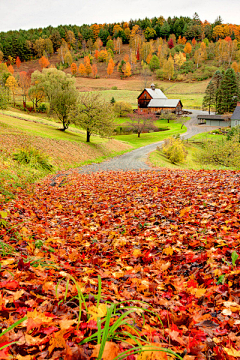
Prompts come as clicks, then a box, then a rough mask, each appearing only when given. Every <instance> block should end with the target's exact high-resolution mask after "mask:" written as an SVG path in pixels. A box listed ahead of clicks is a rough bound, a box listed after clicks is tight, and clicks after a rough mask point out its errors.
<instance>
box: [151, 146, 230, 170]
mask: <svg viewBox="0 0 240 360" xmlns="http://www.w3.org/2000/svg"><path fill="white" fill-rule="evenodd" d="M186 149H187V152H188V154H187V158H186V160H185V161H184V162H183V163H181V164H172V163H171V162H170V161H169V160H168V159H167V158H166V157H165V156H164V155H163V154H161V152H160V151H158V150H156V151H153V152H152V153H151V154H150V155H149V158H148V159H149V161H150V163H151V164H152V165H153V166H155V167H160V168H169V169H173V170H174V169H189V170H190V169H192V170H201V169H204V170H234V168H230V167H225V166H217V165H205V164H199V163H197V162H196V161H195V160H194V154H195V153H196V152H197V151H198V148H197V146H193V145H190V144H186Z"/></svg>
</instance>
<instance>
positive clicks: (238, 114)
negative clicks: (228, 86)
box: [231, 106, 240, 120]
mask: <svg viewBox="0 0 240 360" xmlns="http://www.w3.org/2000/svg"><path fill="white" fill-rule="evenodd" d="M231 120H240V106H236V107H235V110H234V112H233V114H232V116H231Z"/></svg>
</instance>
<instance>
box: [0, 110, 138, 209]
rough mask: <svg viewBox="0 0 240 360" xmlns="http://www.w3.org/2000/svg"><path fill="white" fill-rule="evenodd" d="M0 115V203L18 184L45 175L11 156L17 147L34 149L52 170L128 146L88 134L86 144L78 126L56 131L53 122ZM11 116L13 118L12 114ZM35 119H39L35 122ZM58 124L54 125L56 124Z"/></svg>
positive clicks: (100, 158) (117, 152)
mask: <svg viewBox="0 0 240 360" xmlns="http://www.w3.org/2000/svg"><path fill="white" fill-rule="evenodd" d="M10 114H11V116H7V115H6V114H5V115H0V194H1V195H0V202H1V201H4V200H5V199H10V198H11V197H12V196H13V194H14V193H15V192H16V191H17V189H18V188H19V187H20V188H21V187H25V186H26V185H27V184H29V183H31V182H34V181H36V180H38V179H39V178H41V177H43V176H46V175H47V173H48V172H47V171H46V170H44V169H41V168H39V167H37V168H36V167H34V166H30V165H26V164H25V165H22V164H19V163H18V162H17V161H15V160H14V159H13V154H14V153H18V152H19V151H20V150H21V149H27V151H30V149H36V150H38V151H39V152H40V154H43V156H47V157H48V159H49V163H50V164H51V165H52V166H53V169H52V172H57V171H63V170H66V169H69V168H76V167H79V166H81V165H84V164H88V163H91V162H101V161H103V160H104V159H107V158H109V157H114V156H117V155H120V154H122V153H124V152H126V151H129V150H131V149H132V147H131V145H129V144H126V143H123V142H120V141H117V140H115V139H103V138H101V137H99V136H92V137H91V141H92V142H91V143H88V144H87V143H86V134H85V132H83V131H80V130H78V129H74V128H73V129H72V128H70V129H68V130H67V131H65V132H63V131H60V130H59V128H58V127H56V124H53V122H50V121H47V120H44V121H46V122H48V124H43V123H42V121H43V120H42V119H41V118H40V119H38V118H37V117H34V116H31V115H26V118H25V120H24V119H23V118H24V117H25V114H22V115H21V117H23V118H21V119H20V118H18V117H19V113H14V112H10ZM13 116H14V117H13ZM38 121H39V122H38ZM57 126H58V124H57Z"/></svg>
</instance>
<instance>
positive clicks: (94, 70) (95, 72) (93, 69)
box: [92, 64, 98, 78]
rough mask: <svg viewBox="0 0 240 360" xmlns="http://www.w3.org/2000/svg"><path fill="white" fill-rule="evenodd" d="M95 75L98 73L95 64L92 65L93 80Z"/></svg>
mask: <svg viewBox="0 0 240 360" xmlns="http://www.w3.org/2000/svg"><path fill="white" fill-rule="evenodd" d="M97 73H98V68H97V65H96V64H93V65H92V76H93V77H94V78H96V76H97Z"/></svg>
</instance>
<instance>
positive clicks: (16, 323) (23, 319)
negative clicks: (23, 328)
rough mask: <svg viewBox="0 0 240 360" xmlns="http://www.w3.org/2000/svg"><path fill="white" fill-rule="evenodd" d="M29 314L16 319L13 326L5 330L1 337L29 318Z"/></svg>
mask: <svg viewBox="0 0 240 360" xmlns="http://www.w3.org/2000/svg"><path fill="white" fill-rule="evenodd" d="M27 318H28V317H27V316H24V318H22V319H20V320H18V321H16V322H15V323H14V324H12V325H11V326H9V328H7V329H6V330H4V331H3V332H2V333H1V334H0V337H1V336H3V335H4V334H6V333H7V332H8V331H10V330H12V329H14V328H15V327H16V326H18V325H19V324H21V323H22V322H23V321H25V320H27Z"/></svg>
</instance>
